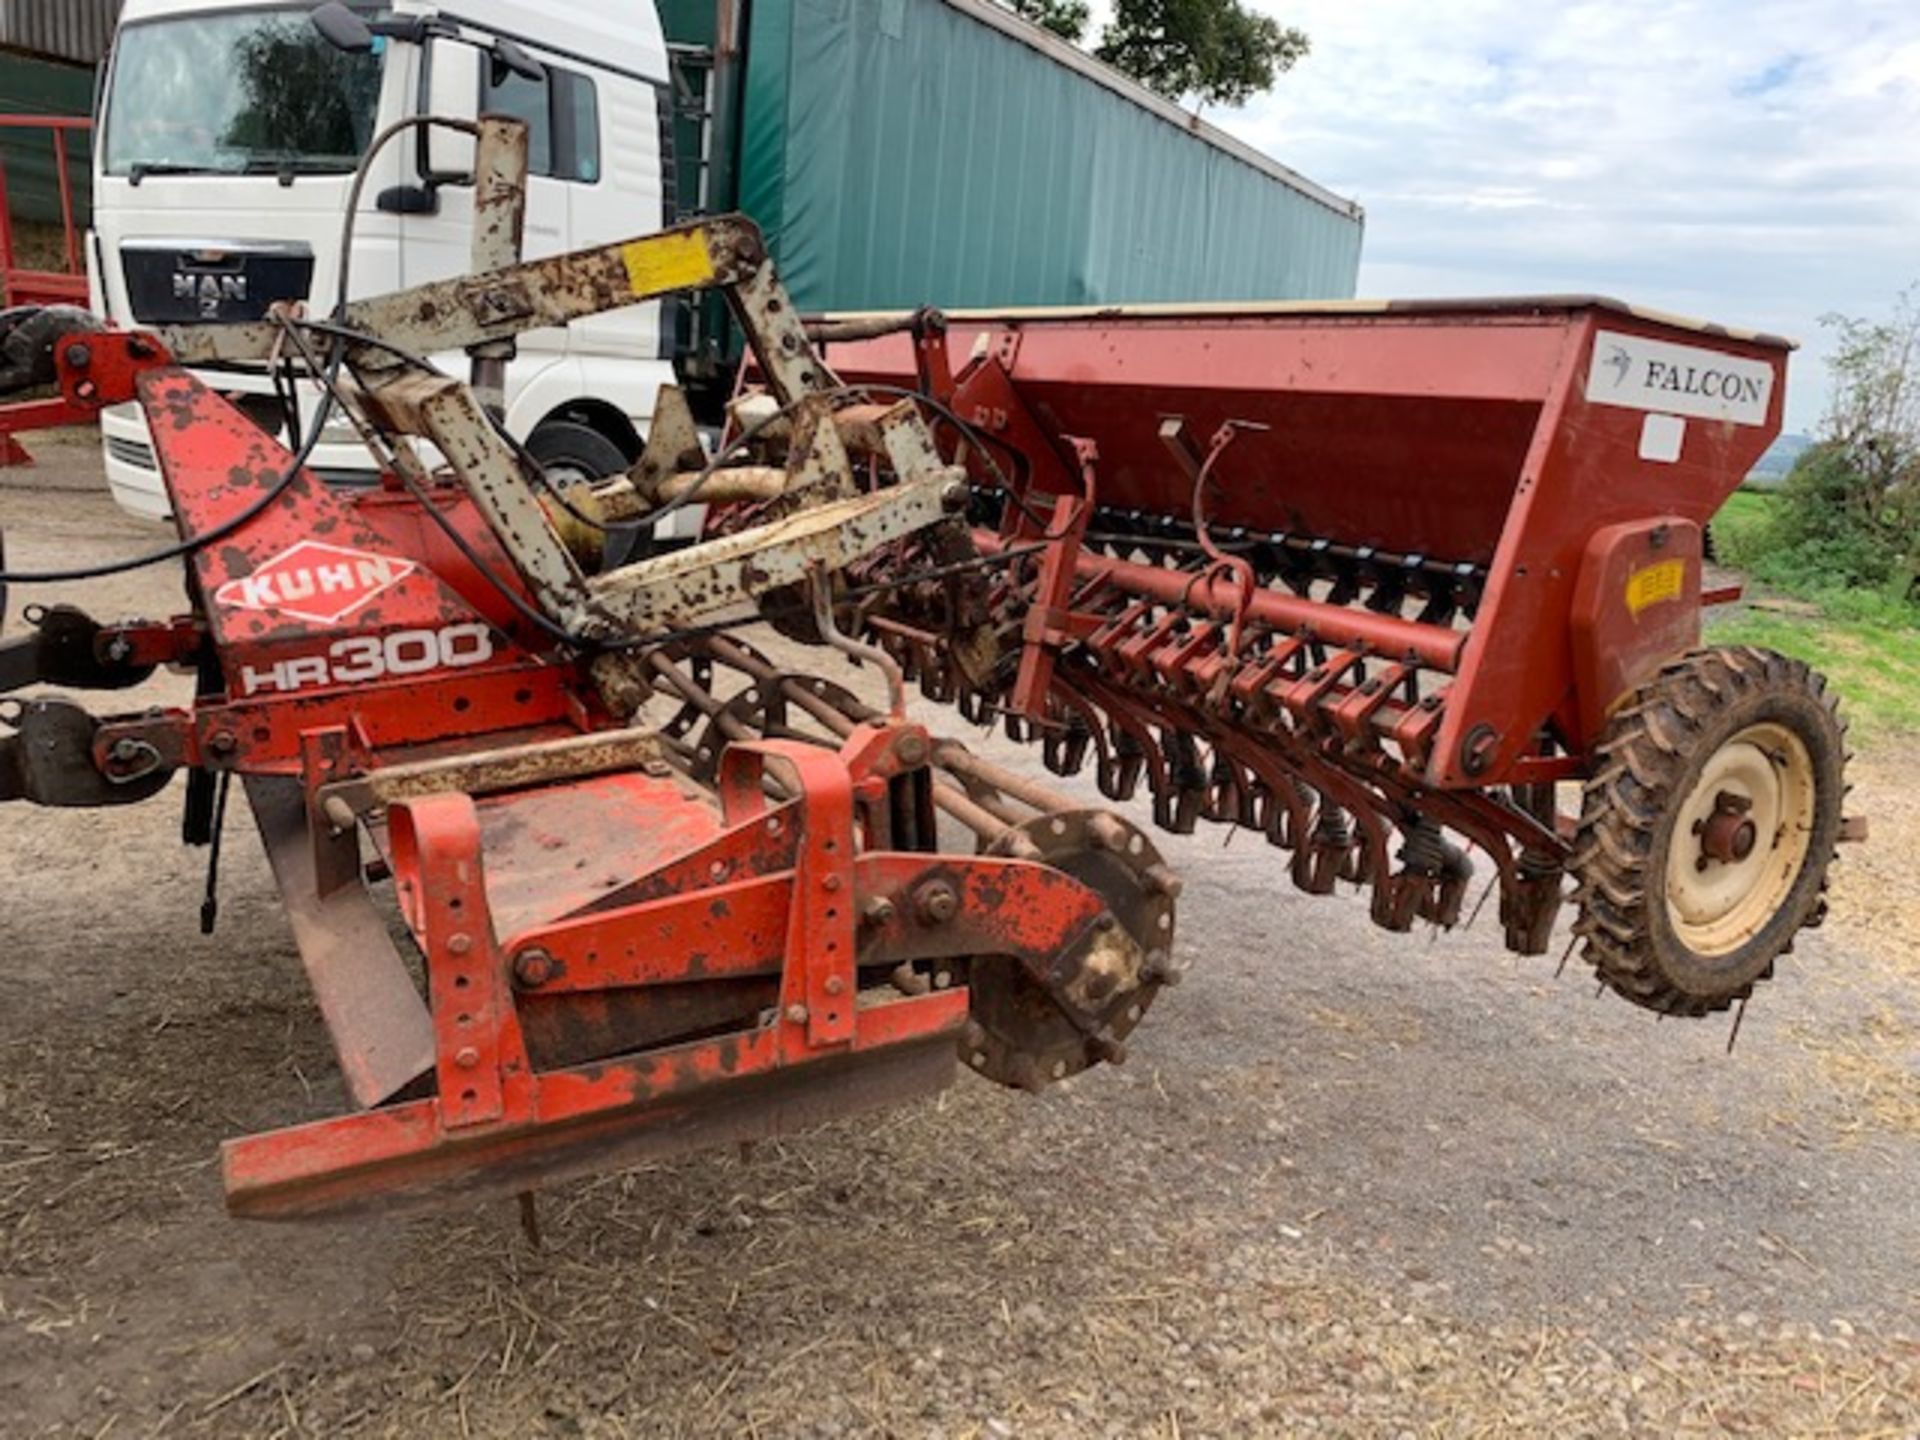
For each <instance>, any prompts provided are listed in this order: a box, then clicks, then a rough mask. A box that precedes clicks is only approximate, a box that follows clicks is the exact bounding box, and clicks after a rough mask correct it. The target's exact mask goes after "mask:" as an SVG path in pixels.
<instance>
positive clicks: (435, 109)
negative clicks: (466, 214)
mask: <svg viewBox="0 0 1920 1440" xmlns="http://www.w3.org/2000/svg"><path fill="white" fill-rule="evenodd" d="M482 53H483V52H482V51H481V50H480V48H479V47H478V46H477V45H473V44H470V43H469V42H467V41H464V40H456V39H453V38H451V37H450V36H436V37H435V38H434V41H433V43H432V44H431V45H429V46H428V47H427V97H426V98H427V113H428V114H430V115H438V116H440V117H442V118H443V119H447V120H477V119H478V118H479V117H480V61H481V56H482ZM473 163H474V146H473V137H472V136H471V135H463V134H461V133H460V132H459V131H457V130H451V129H449V128H448V127H446V126H445V125H430V126H428V127H426V129H424V130H423V131H422V132H421V136H420V178H421V179H422V180H424V181H426V182H427V184H428V185H449V184H451V185H461V184H471V183H472V181H473Z"/></svg>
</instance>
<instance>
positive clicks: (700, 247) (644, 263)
mask: <svg viewBox="0 0 1920 1440" xmlns="http://www.w3.org/2000/svg"><path fill="white" fill-rule="evenodd" d="M620 258H621V259H623V260H625V261H626V262H627V284H628V285H630V286H631V287H632V288H633V293H634V294H635V295H659V294H661V293H663V292H664V291H667V290H687V289H690V288H692V287H693V286H696V285H705V284H707V283H709V282H710V281H711V280H712V279H713V257H712V256H711V255H710V254H709V253H708V252H707V232H706V231H705V230H688V231H685V232H682V233H679V234H667V235H651V236H649V237H648V238H646V239H645V240H635V241H634V242H633V243H632V244H631V245H623V246H621V247H620Z"/></svg>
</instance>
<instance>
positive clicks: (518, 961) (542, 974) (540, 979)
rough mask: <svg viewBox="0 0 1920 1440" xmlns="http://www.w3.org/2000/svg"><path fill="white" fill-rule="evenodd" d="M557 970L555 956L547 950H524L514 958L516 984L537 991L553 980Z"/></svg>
mask: <svg viewBox="0 0 1920 1440" xmlns="http://www.w3.org/2000/svg"><path fill="white" fill-rule="evenodd" d="M555 968H556V967H555V965H554V959H553V956H551V955H549V954H548V953H547V952H546V951H545V950H523V951H521V952H520V954H519V955H517V956H515V957H514V961H513V978H514V981H515V983H516V984H519V985H522V986H524V987H526V988H527V989H529V990H535V989H538V988H539V987H540V986H542V985H544V984H546V983H547V982H548V981H549V980H551V979H553V972H554V970H555Z"/></svg>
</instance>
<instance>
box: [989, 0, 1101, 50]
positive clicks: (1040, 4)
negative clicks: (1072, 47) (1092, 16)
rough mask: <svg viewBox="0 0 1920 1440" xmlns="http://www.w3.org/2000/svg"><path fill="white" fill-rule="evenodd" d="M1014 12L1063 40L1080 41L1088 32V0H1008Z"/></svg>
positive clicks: (1076, 42)
mask: <svg viewBox="0 0 1920 1440" xmlns="http://www.w3.org/2000/svg"><path fill="white" fill-rule="evenodd" d="M1007 3H1008V4H1009V5H1011V6H1012V7H1013V9H1014V12H1015V13H1016V14H1019V15H1024V16H1025V17H1026V18H1027V19H1029V20H1031V21H1033V23H1034V24H1036V25H1038V26H1040V27H1042V28H1043V29H1047V30H1051V31H1052V32H1053V33H1054V34H1056V35H1058V36H1059V37H1060V38H1061V39H1062V40H1071V41H1073V42H1074V43H1075V44H1078V43H1079V40H1080V37H1081V36H1082V35H1084V34H1086V33H1087V18H1088V17H1087V0H1007Z"/></svg>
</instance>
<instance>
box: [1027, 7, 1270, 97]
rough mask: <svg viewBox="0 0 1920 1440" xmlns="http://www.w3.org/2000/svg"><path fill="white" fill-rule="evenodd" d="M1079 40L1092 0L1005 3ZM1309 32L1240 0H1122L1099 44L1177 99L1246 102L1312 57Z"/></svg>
mask: <svg viewBox="0 0 1920 1440" xmlns="http://www.w3.org/2000/svg"><path fill="white" fill-rule="evenodd" d="M1005 3H1006V4H1007V5H1009V6H1010V7H1011V8H1012V9H1013V10H1015V11H1016V12H1018V13H1019V14H1021V15H1024V16H1026V18H1027V19H1029V20H1031V21H1033V22H1034V23H1035V24H1037V25H1043V26H1045V27H1046V28H1047V29H1049V30H1051V31H1052V32H1053V33H1054V34H1056V35H1058V36H1060V37H1062V38H1063V39H1066V40H1071V41H1073V42H1074V43H1076V44H1078V43H1079V42H1080V41H1081V40H1082V38H1083V37H1084V36H1085V35H1086V32H1087V21H1088V10H1087V0H1005ZM1307 50H1308V40H1307V37H1306V35H1305V34H1304V33H1303V32H1302V31H1299V30H1296V29H1294V28H1293V27H1292V26H1283V25H1281V24H1280V22H1279V21H1277V20H1275V19H1273V18H1272V17H1270V16H1267V15H1261V14H1258V13H1256V12H1254V11H1251V10H1249V9H1247V7H1246V6H1245V5H1244V4H1243V3H1241V0H1117V3H1116V5H1115V7H1114V15H1113V20H1112V21H1111V23H1109V24H1108V25H1107V27H1106V28H1105V29H1104V30H1103V31H1102V32H1101V34H1100V43H1099V45H1098V46H1097V47H1096V48H1095V49H1094V52H1093V53H1094V54H1096V55H1098V56H1099V57H1100V58H1101V59H1102V60H1104V61H1106V62H1107V64H1109V65H1111V66H1113V67H1114V68H1115V69H1116V70H1119V71H1122V72H1124V73H1125V74H1128V75H1131V76H1132V77H1133V78H1134V79H1136V80H1138V81H1139V82H1140V83H1141V84H1143V85H1146V86H1147V87H1148V88H1150V89H1153V90H1158V91H1159V92H1160V93H1161V94H1162V95H1165V96H1167V97H1168V98H1169V99H1172V100H1180V101H1192V102H1194V103H1196V104H1205V105H1243V104H1245V103H1246V102H1247V101H1248V100H1249V99H1251V98H1252V97H1253V96H1255V95H1259V94H1263V93H1264V92H1266V91H1268V90H1271V89H1272V88H1273V82H1274V81H1275V80H1276V79H1277V78H1279V76H1280V75H1281V74H1282V72H1284V71H1287V70H1291V69H1292V68H1293V67H1294V65H1295V63H1296V62H1297V61H1299V60H1300V59H1301V58H1302V57H1303V56H1305V55H1306V53H1307Z"/></svg>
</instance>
